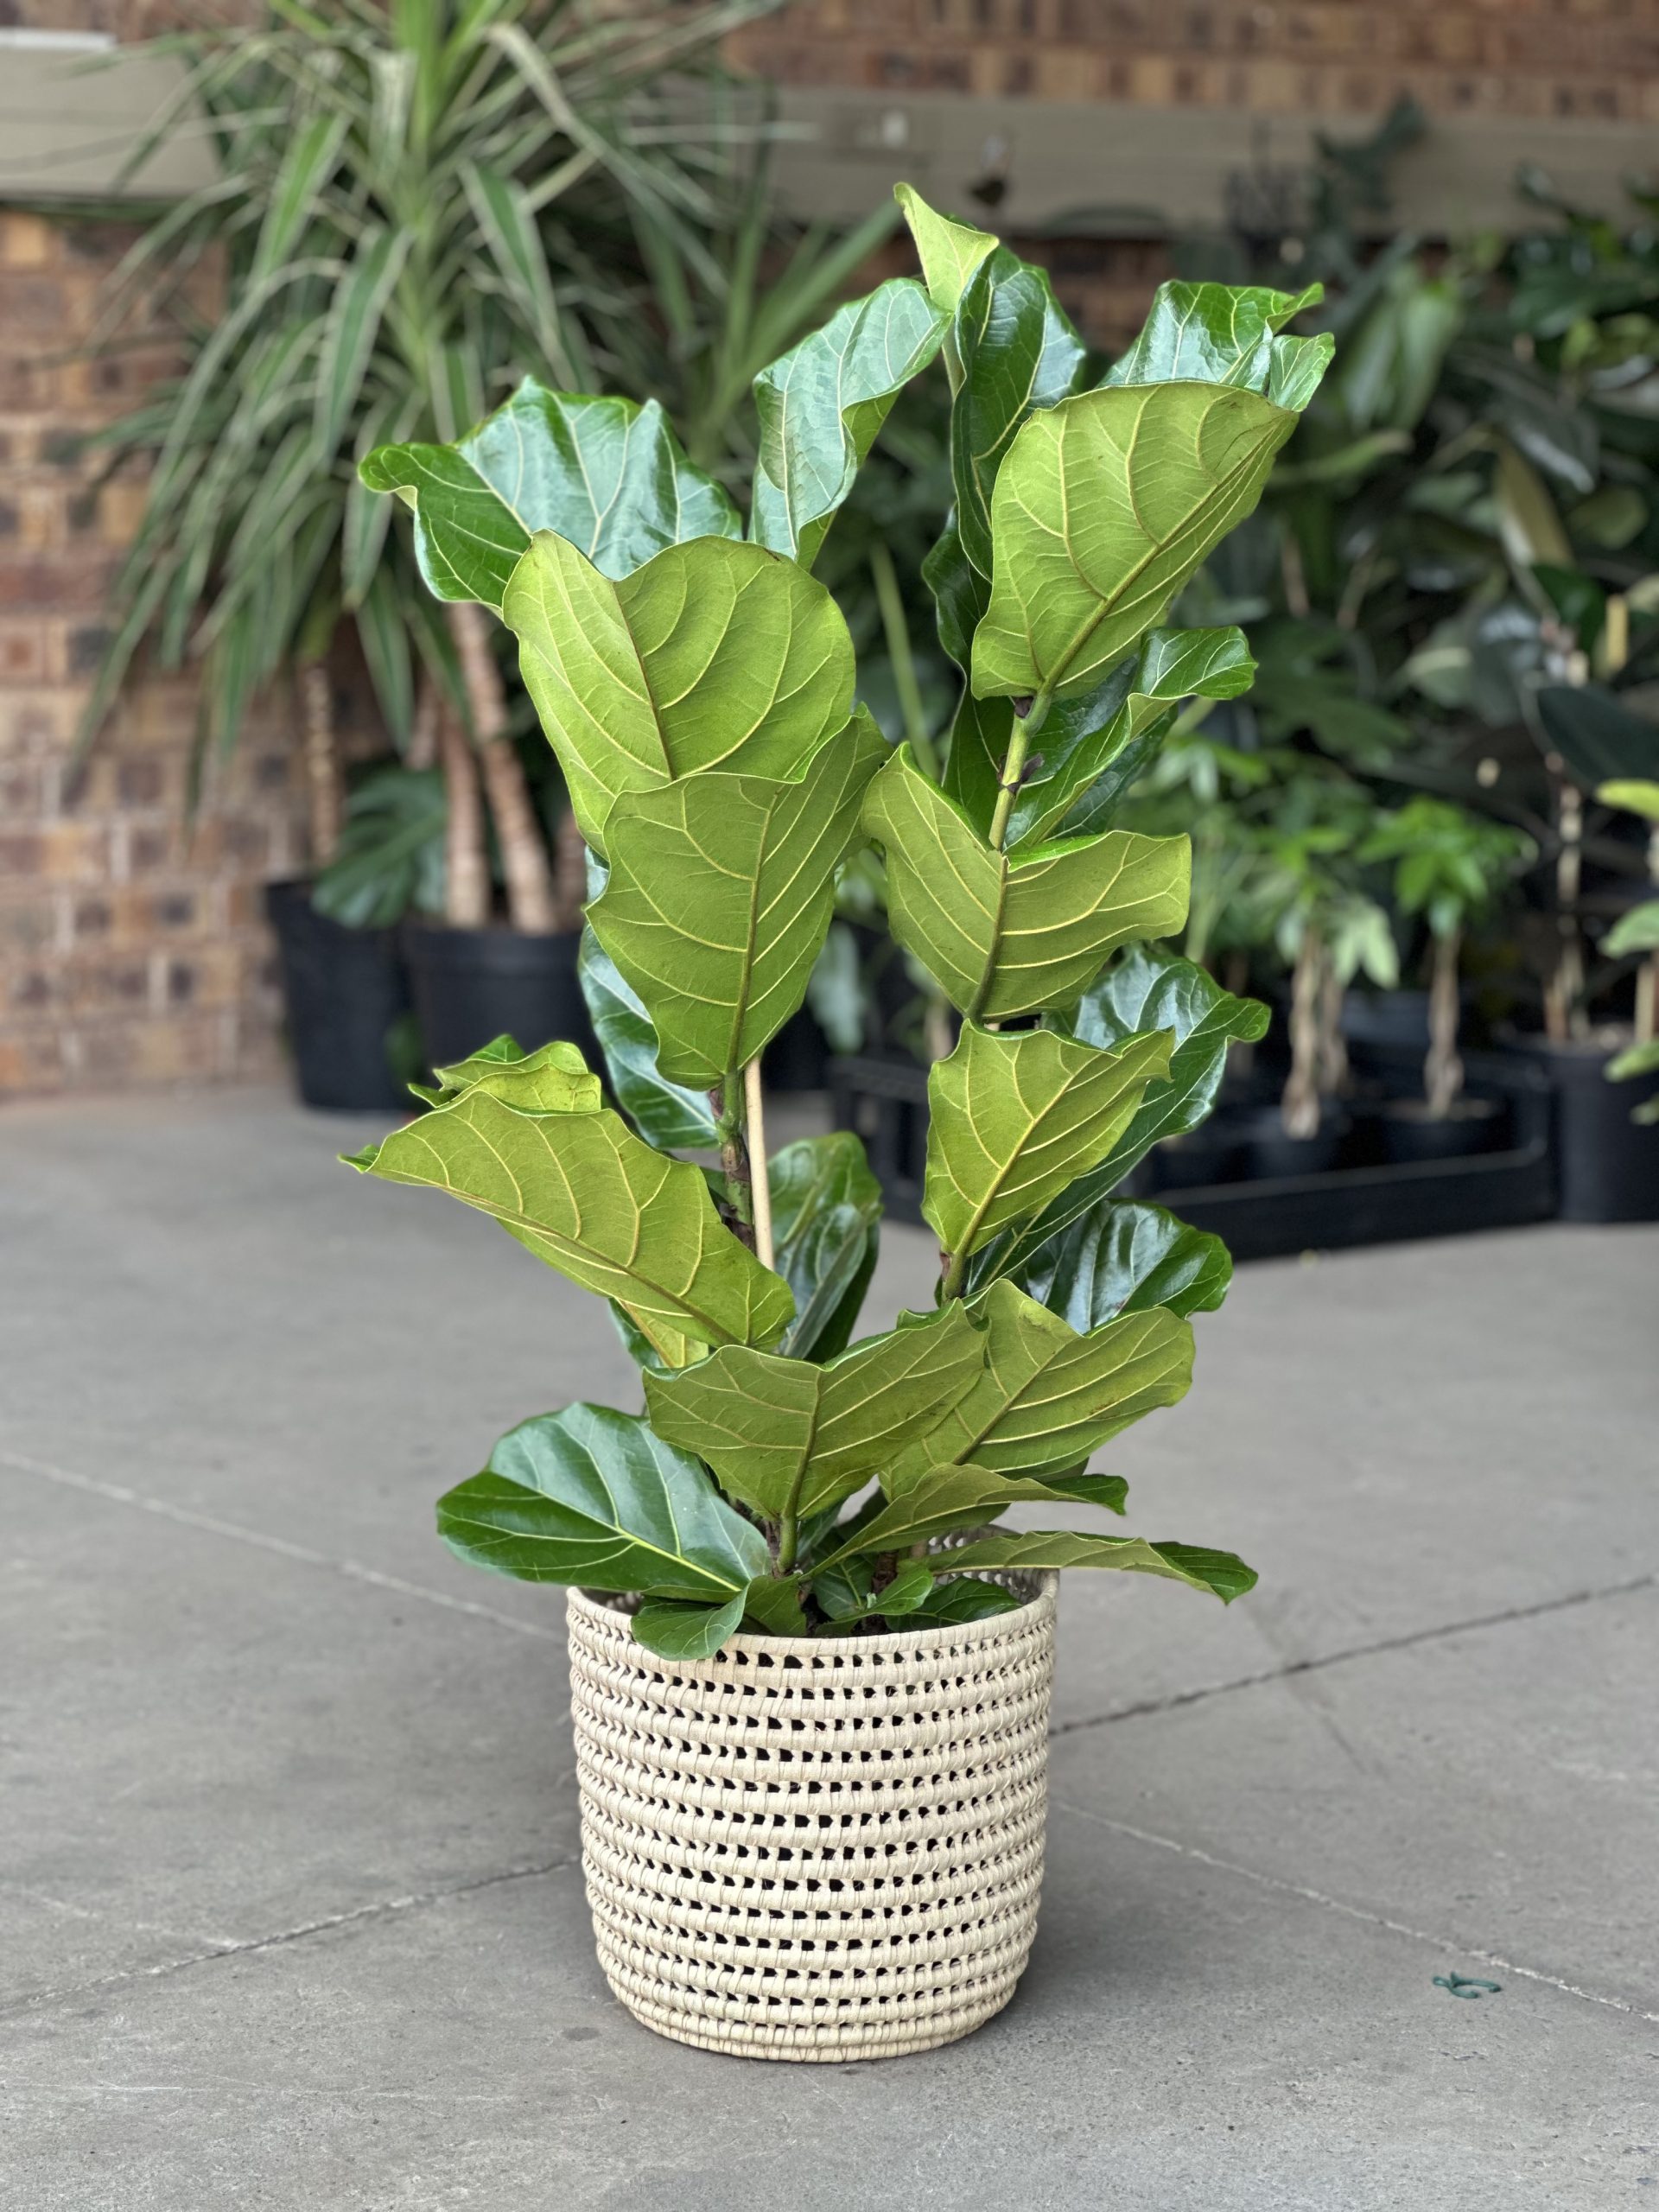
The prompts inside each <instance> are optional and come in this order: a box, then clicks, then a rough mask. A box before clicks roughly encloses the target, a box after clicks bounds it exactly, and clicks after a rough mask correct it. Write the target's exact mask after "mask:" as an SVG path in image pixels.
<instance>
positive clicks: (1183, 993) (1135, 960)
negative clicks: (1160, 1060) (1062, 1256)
mask: <svg viewBox="0 0 1659 2212" xmlns="http://www.w3.org/2000/svg"><path fill="white" fill-rule="evenodd" d="M1067 1027H1068V1030H1069V1032H1070V1033H1072V1034H1074V1035H1075V1036H1077V1038H1079V1039H1083V1040H1084V1041H1086V1042H1088V1043H1090V1044H1092V1045H1095V1046H1098V1047H1103V1048H1105V1049H1110V1047H1111V1046H1113V1045H1115V1044H1119V1043H1122V1042H1123V1041H1124V1040H1126V1039H1130V1038H1133V1037H1136V1036H1141V1035H1143V1034H1144V1033H1146V1032H1147V1031H1148V1030H1158V1031H1162V1032H1165V1033H1167V1035H1168V1036H1169V1037H1170V1038H1171V1039H1172V1040H1173V1044H1172V1050H1171V1053H1170V1060H1169V1069H1168V1074H1167V1077H1166V1079H1165V1080H1164V1081H1162V1082H1160V1083H1156V1084H1150V1085H1148V1087H1147V1093H1146V1096H1145V1097H1144V1099H1143V1100H1142V1101H1141V1103H1140V1104H1139V1105H1138V1107H1137V1108H1136V1109H1135V1112H1134V1114H1133V1115H1132V1116H1130V1118H1129V1120H1128V1123H1127V1124H1126V1126H1125V1127H1124V1128H1122V1130H1121V1131H1120V1133H1119V1135H1118V1136H1117V1137H1116V1139H1115V1140H1114V1141H1113V1143H1112V1144H1111V1145H1110V1147H1109V1148H1108V1149H1107V1151H1106V1152H1105V1153H1104V1154H1103V1155H1102V1156H1101V1158H1100V1159H1099V1160H1096V1162H1095V1163H1094V1164H1093V1165H1092V1166H1090V1168H1089V1169H1088V1170H1087V1171H1086V1172H1084V1173H1082V1174H1080V1175H1079V1177H1078V1178H1077V1180H1076V1181H1074V1182H1073V1183H1072V1185H1071V1188H1070V1189H1069V1190H1066V1191H1065V1192H1060V1193H1059V1194H1058V1195H1057V1196H1056V1197H1055V1198H1053V1199H1052V1201H1050V1202H1049V1203H1047V1204H1046V1205H1045V1207H1044V1209H1043V1210H1042V1211H1041V1212H1039V1215H1038V1217H1037V1218H1036V1219H1035V1220H1033V1221H1032V1222H1029V1223H1028V1224H1027V1225H1026V1226H1025V1227H1024V1228H1022V1229H1020V1230H1018V1231H1016V1232H1015V1234H1014V1236H1009V1237H1005V1238H999V1239H998V1240H997V1241H996V1243H995V1244H992V1245H988V1246H987V1248H986V1249H985V1250H984V1251H982V1252H981V1253H980V1254H978V1255H977V1256H976V1261H975V1262H974V1264H973V1265H972V1266H971V1267H970V1268H969V1275H968V1282H969V1288H970V1289H975V1288H978V1287H981V1286H982V1285H983V1284H985V1283H988V1282H990V1281H993V1280H994V1279H995V1277H996V1276H998V1275H1002V1274H1009V1275H1012V1276H1013V1277H1014V1280H1016V1281H1019V1280H1022V1279H1023V1275H1024V1271H1025V1270H1026V1269H1027V1268H1029V1267H1031V1266H1032V1265H1033V1262H1036V1260H1037V1255H1039V1253H1040V1252H1041V1251H1042V1250H1043V1249H1044V1248H1045V1247H1046V1245H1047V1244H1048V1243H1050V1242H1051V1241H1052V1239H1053V1238H1055V1237H1057V1236H1060V1235H1061V1234H1062V1232H1063V1231H1065V1230H1068V1229H1069V1228H1070V1227H1071V1224H1072V1223H1073V1222H1076V1221H1080V1220H1082V1219H1083V1218H1084V1216H1086V1215H1088V1214H1091V1213H1092V1212H1093V1211H1094V1210H1095V1208H1096V1206H1097V1205H1099V1204H1100V1203H1101V1201H1102V1200H1103V1199H1104V1198H1109V1196H1110V1195H1111V1193H1112V1192H1113V1191H1114V1190H1116V1187H1117V1185H1118V1184H1119V1183H1121V1182H1122V1179H1123V1178H1124V1177H1125V1176H1126V1175H1127V1174H1128V1172H1129V1170H1130V1168H1132V1167H1133V1166H1135V1164H1136V1163H1137V1162H1138V1161H1139V1160H1143V1159H1144V1158H1145V1157H1146V1155H1147V1153H1148V1152H1150V1150H1151V1149H1152V1147H1153V1146H1154V1144H1156V1143H1157V1142H1158V1141H1159V1140H1160V1138H1161V1137H1173V1136H1183V1135H1185V1133H1186V1131H1187V1130H1188V1129H1193V1128H1197V1127H1198V1123H1199V1122H1201V1121H1203V1119H1204V1118H1205V1115H1206V1114H1208V1112H1209V1111H1210V1109H1211V1106H1213V1105H1214V1103H1215V1100H1216V1093H1217V1091H1218V1090H1220V1088H1221V1079H1222V1077H1223V1076H1224V1074H1225V1072H1226V1068H1227V1052H1228V1048H1229V1046H1231V1045H1232V1044H1234V1043H1235V1042H1254V1041H1255V1039H1259V1038H1261V1037H1263V1036H1265V1035H1266V1034H1267V1028H1268V1009H1267V1008H1266V1007H1264V1006H1262V1004H1261V1003H1260V1002H1259V1001H1256V1000H1255V999H1240V998H1235V997H1234V996H1233V995H1232V994H1231V993H1230V992H1229V991H1224V990H1223V988H1221V986H1220V984H1219V983H1217V982H1216V981H1215V980H1214V978H1213V977H1212V976H1210V975H1208V974H1207V973H1206V972H1205V969H1202V968H1199V967H1197V966H1195V964H1194V963H1192V961H1190V960H1183V959H1182V958H1181V957H1180V956H1179V954H1178V953H1173V952H1167V951H1166V950H1163V949H1162V947H1160V946H1157V945H1145V944H1138V945H1132V946H1130V947H1129V949H1128V950H1127V951H1126V952H1124V953H1122V954H1121V955H1120V956H1119V957H1118V959H1117V960H1116V961H1115V962H1114V963H1113V965H1112V967H1111V968H1110V969H1109V971H1108V972H1107V974H1105V975H1104V976H1102V977H1101V979H1100V981H1099V982H1097V983H1096V984H1095V985H1094V986H1093V988H1091V989H1090V990H1089V991H1088V992H1087V993H1086V994H1085V995H1084V998H1083V1000H1082V1001H1081V1002H1080V1003H1079V1005H1078V1006H1077V1008H1076V1009H1075V1011H1074V1012H1073V1013H1072V1014H1071V1015H1070V1016H1068V1017H1067Z"/></svg>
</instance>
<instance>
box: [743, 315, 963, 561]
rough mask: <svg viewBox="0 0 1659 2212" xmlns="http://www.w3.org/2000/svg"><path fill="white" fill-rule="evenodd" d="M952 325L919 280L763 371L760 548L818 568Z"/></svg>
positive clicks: (818, 333) (829, 325) (759, 390)
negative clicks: (894, 419)
mask: <svg viewBox="0 0 1659 2212" xmlns="http://www.w3.org/2000/svg"><path fill="white" fill-rule="evenodd" d="M944 323H945V318H944V315H941V314H940V312H939V310H938V308H936V307H934V305H933V304H932V302H931V301H930V299H929V298H928V296H927V293H926V291H925V289H924V288H923V287H922V286H921V285H920V284H918V283H917V282H916V281H915V279H914V278H913V277H891V278H890V279H889V280H888V281H887V283H885V284H882V285H879V286H878V287H877V289H875V290H874V292H872V293H871V294H870V295H869V296H868V298H866V299H862V300H849V302H847V304H846V305H845V306H844V307H842V308H837V309H836V313H835V314H834V315H831V317H830V318H829V321H828V322H826V323H825V324H824V325H823V328H822V329H820V330H815V331H813V332H812V333H811V334H810V336H809V337H806V338H804V339H802V340H801V341H800V343H799V345H798V346H794V347H793V348H792V349H791V351H790V352H789V353H785V355H784V356H783V357H782V359H779V360H776V361H773V362H772V364H771V365H770V366H769V367H767V368H765V369H762V370H761V372H760V375H759V376H758V377H757V378H755V380H754V404H755V408H756V410H757V412H758V413H759V415H760V461H759V465H758V467H756V470H755V475H754V512H753V517H752V518H751V524H750V530H751V535H752V536H753V537H754V539H755V540H756V542H757V543H759V544H761V545H765V546H768V547H770V549H771V550H772V551H773V552H774V553H784V554H787V555H788V556H790V557H791V559H793V560H797V561H798V562H799V563H800V564H801V566H802V567H803V568H805V569H810V567H811V565H812V563H813V562H814V561H815V560H816V559H817V556H818V549H819V548H820V546H822V544H823V540H824V536H825V533H826V532H827V531H828V530H829V525H830V524H831V523H832V522H833V521H834V519H835V517H836V512H837V510H838V509H839V508H840V507H841V505H842V502H843V501H844V500H845V499H846V497H847V494H848V493H849V492H850V491H851V490H852V488H853V480H854V479H855V477H856V475H857V474H858V472H859V469H860V467H861V465H862V463H863V461H864V458H865V455H866V454H868V452H869V450H870V448H871V447H872V446H873V445H874V442H875V439H876V434H877V433H878V432H879V430H880V428H881V425H882V424H883V423H885V422H886V421H887V416H888V414H889V413H890V412H891V410H892V408H893V401H894V400H895V399H896V398H897V397H899V393H900V391H903V389H904V387H905V386H906V384H908V383H909V381H910V379H911V378H912V377H913V376H914V375H915V374H916V373H917V372H918V370H919V369H923V368H925V367H926V365H927V364H928V363H929V362H930V361H931V359H932V358H933V356H934V355H935V353H938V350H939V340H940V339H941V337H942V336H943V334H944Z"/></svg>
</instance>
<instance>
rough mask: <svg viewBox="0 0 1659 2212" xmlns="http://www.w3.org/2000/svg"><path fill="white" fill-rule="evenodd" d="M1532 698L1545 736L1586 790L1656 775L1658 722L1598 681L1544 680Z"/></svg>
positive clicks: (1657, 765)
mask: <svg viewBox="0 0 1659 2212" xmlns="http://www.w3.org/2000/svg"><path fill="white" fill-rule="evenodd" d="M1536 700H1537V708H1538V719H1539V721H1540V722H1541V724H1542V725H1543V730H1544V735H1545V738H1546V739H1547V741H1548V743H1549V745H1550V746H1551V747H1552V748H1553V749H1554V751H1555V752H1557V753H1560V756H1561V758H1562V760H1565V761H1566V763H1567V773H1568V775H1570V776H1571V777H1572V779H1573V782H1574V783H1576V784H1579V785H1582V786H1583V788H1584V789H1585V790H1586V791H1593V790H1594V789H1595V787H1596V785H1598V784H1605V783H1609V782H1611V781H1614V780H1616V779H1620V778H1626V779H1640V778H1643V777H1651V776H1655V775H1659V722H1656V721H1653V720H1652V719H1651V718H1650V717H1649V716H1648V715H1639V714H1637V713H1636V712H1635V710H1634V709H1632V708H1630V707H1627V706H1626V705H1625V704H1624V701H1623V700H1622V699H1620V698H1619V697H1618V695H1617V693H1615V692H1612V691H1609V690H1605V688H1604V687H1603V686H1602V685H1600V684H1599V683H1585V684H1579V685H1573V684H1567V683H1548V684H1545V685H1543V686H1542V687H1541V689H1540V690H1539V691H1538V692H1537V694H1536Z"/></svg>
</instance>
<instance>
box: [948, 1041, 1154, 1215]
mask: <svg viewBox="0 0 1659 2212" xmlns="http://www.w3.org/2000/svg"><path fill="white" fill-rule="evenodd" d="M1170 1043H1171V1040H1170V1039H1169V1038H1168V1037H1167V1036H1160V1035H1153V1036H1147V1037H1136V1038H1134V1039H1131V1040H1130V1041H1129V1042H1128V1044H1126V1045H1125V1046H1124V1048H1123V1050H1122V1052H1098V1051H1096V1048H1095V1047H1094V1046H1091V1045H1078V1044H1074V1043H1072V1042H1071V1039H1067V1038H1062V1037H1057V1036H1055V1035H1054V1034H1053V1033H1052V1032H1050V1031H1048V1030H1043V1029H1033V1030H1028V1031H1027V1032H1025V1033H1016V1034H1014V1035H1013V1036H1003V1035H999V1034H996V1033H994V1032H992V1031H990V1030H988V1029H982V1028H981V1027H979V1026H978V1024H977V1023H976V1022H969V1023H967V1024H966V1025H965V1026H964V1027H963V1033H962V1035H961V1037H960V1039H958V1040H957V1048H956V1050H955V1051H954V1052H952V1053H951V1054H950V1058H948V1059H944V1060H937V1061H935V1063H934V1065H933V1070H932V1072H931V1075H930V1076H929V1077H928V1086H927V1090H928V1103H929V1107H930V1112H931V1119H930V1123H929V1128H928V1134H927V1175H926V1180H925V1185H924V1196H923V1202H922V1211H923V1214H924V1215H925V1217H926V1219H927V1221H928V1223H929V1224H930V1225H931V1228H932V1230H934V1233H935V1234H936V1235H937V1236H938V1240H939V1243H940V1244H941V1245H942V1246H943V1247H944V1249H945V1250H946V1251H947V1252H950V1253H954V1254H957V1255H960V1254H962V1253H963V1252H971V1251H972V1250H973V1249H974V1248H975V1246H976V1245H978V1244H981V1243H983V1242H984V1240H985V1239H986V1238H987V1237H988V1236H992V1235H993V1234H994V1233H995V1231H996V1230H998V1229H1001V1228H1002V1227H1003V1226H1005V1224H1007V1223H1009V1222H1012V1221H1020V1220H1023V1219H1024V1218H1025V1217H1026V1216H1027V1215H1028V1214H1033V1213H1036V1212H1038V1211H1039V1210H1040V1209H1041V1208H1042V1207H1044V1206H1046V1205H1047V1204H1048V1203H1049V1201H1050V1200H1051V1199H1052V1198H1057V1197H1058V1195H1059V1193H1060V1192H1062V1191H1064V1190H1065V1188H1066V1187H1067V1185H1069V1184H1071V1182H1072V1180H1073V1179H1075V1178H1076V1177H1077V1176H1079V1175H1083V1174H1086V1173H1087V1172H1088V1170H1089V1169H1090V1168H1091V1167H1093V1166H1095V1165H1096V1162H1097V1161H1098V1160H1102V1159H1103V1158H1104V1156H1105V1155H1106V1154H1108V1153H1109V1152H1110V1150H1111V1149H1112V1147H1113V1146H1114V1145H1115V1144H1116V1141H1117V1140H1118V1138H1119V1137H1120V1136H1121V1135H1122V1133H1123V1130H1124V1129H1125V1128H1126V1127H1127V1126H1128V1123H1129V1122H1130V1120H1131V1118H1132V1117H1133V1116H1134V1114H1135V1109H1136V1107H1137V1106H1138V1105H1139V1103H1140V1102H1141V1093H1142V1091H1143V1090H1145V1088H1146V1086H1147V1084H1148V1083H1149V1082H1151V1081H1153V1080H1154V1078H1155V1077H1160V1076H1164V1075H1166V1074H1167V1072H1168V1070H1169V1054H1170Z"/></svg>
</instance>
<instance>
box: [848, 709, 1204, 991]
mask: <svg viewBox="0 0 1659 2212" xmlns="http://www.w3.org/2000/svg"><path fill="white" fill-rule="evenodd" d="M864 828H865V830H866V833H867V834H868V836H870V837H872V838H874V841H875V842H876V843H877V844H879V845H880V847H881V848H882V849H883V851H884V853H885V854H886V856H887V913H888V919H889V921H890V924H891V925H892V929H893V935H894V937H895V938H897V939H898V941H899V944H901V945H903V946H904V947H905V949H906V950H907V951H909V952H913V953H914V954H915V956H916V957H917V958H918V960H920V961H921V962H922V963H923V964H924V965H925V967H926V968H927V969H929V971H930V972H931V974H932V975H933V976H937V978H938V981H939V982H940V983H941V984H943V986H944V989H945V992H946V993H947V995H949V997H950V1001H951V1002H952V1004H953V1005H955V1006H956V1007H958V1008H959V1009H960V1010H961V1011H962V1012H963V1014H971V1015H972V1016H973V1017H974V1018H975V1019H976V1020H987V1021H1000V1020H1009V1019H1011V1018H1015V1017H1017V1016H1019V1015H1020V1014H1034V1013H1037V1012H1039V1010H1040V1009H1041V1008H1043V1007H1062V1006H1069V1005H1071V1004H1073V1003H1074V1002H1075V1001H1076V1000H1077V996H1078V995H1079V994H1080V993H1081V992H1082V991H1083V990H1084V988H1085V987H1086V986H1087V985H1088V984H1089V983H1090V982H1092V981H1093V979H1094V977H1095V976H1097V975H1098V974H1099V972H1100V969H1101V966H1102V963H1103V962H1104V961H1105V959H1106V957H1107V956H1108V954H1109V953H1111V952H1113V951H1115V950H1116V948H1117V947H1118V946H1119V945H1121V944H1127V943H1128V942H1129V940H1130V939H1132V938H1144V937H1155V936H1160V935H1161V934H1163V933H1164V932H1165V931H1170V930H1176V929H1179V927H1180V925H1181V924H1182V923H1183V922H1184V921H1185V918H1186V906H1187V891H1188V885H1189V880H1190V876H1191V870H1192V855H1191V851H1190V849H1189V847H1188V845H1187V842H1186V839H1185V837H1143V836H1139V835H1138V834H1137V833H1135V832H1134V831H1131V830H1125V829H1115V830H1111V831H1109V833H1108V834H1107V835H1106V836H1103V837H1090V838H1064V839H1059V840H1057V841H1055V842H1052V843H1051V844H1047V845H1038V846H1035V847H1033V848H1032V849H1030V850H1028V851H1027V852H1024V853H1021V854H1020V855H1007V854H1004V853H1002V852H1000V851H998V850H996V849H995V848H994V847H993V846H991V845H988V843H987V842H985V839H984V838H983V836H981V835H980V834H979V833H978V832H977V831H976V829H975V828H974V826H973V824H972V823H970V822H969V819H968V817H966V815H965V814H964V813H963V810H962V809H961V808H960V807H959V806H958V805H957V804H956V802H955V801H954V800H953V799H951V798H948V797H947V796H946V794H945V793H944V791H941V790H940V788H939V786H938V785H937V784H935V783H933V782H932V781H931V780H930V779H929V778H927V777H926V776H925V775H923V773H922V772H921V771H920V769H919V768H918V767H917V766H916V763H915V760H914V759H913V757H912V753H911V751H910V748H909V747H908V746H904V747H900V748H899V751H898V752H897V753H894V755H893V758H892V759H891V760H889V761H888V762H887V766H885V767H884V768H883V769H882V771H881V772H880V775H879V776H877V777H876V779H875V780H874V783H873V784H872V785H871V786H870V788H869V791H868V794H867V796H866V798H865V803H864Z"/></svg>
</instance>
